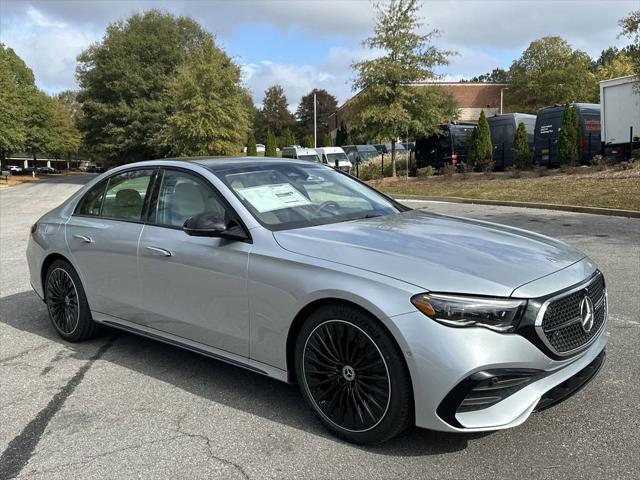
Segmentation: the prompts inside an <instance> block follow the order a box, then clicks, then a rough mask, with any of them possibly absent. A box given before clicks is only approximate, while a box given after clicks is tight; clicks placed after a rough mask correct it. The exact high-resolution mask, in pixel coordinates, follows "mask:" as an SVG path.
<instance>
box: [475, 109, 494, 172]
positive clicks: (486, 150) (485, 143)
mask: <svg viewBox="0 0 640 480" xmlns="http://www.w3.org/2000/svg"><path fill="white" fill-rule="evenodd" d="M476 128H477V129H478V131H477V134H476V142H477V149H476V151H475V154H476V155H477V157H476V158H475V164H476V168H477V169H479V170H482V171H483V172H486V171H491V170H492V169H493V143H491V129H490V128H489V122H488V121H487V117H486V115H485V114H484V110H481V111H480V119H479V120H478V126H477V127H476Z"/></svg>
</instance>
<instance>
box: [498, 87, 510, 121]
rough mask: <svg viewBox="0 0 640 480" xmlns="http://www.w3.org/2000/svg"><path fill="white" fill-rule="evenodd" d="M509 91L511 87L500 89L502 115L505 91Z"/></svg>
mask: <svg viewBox="0 0 640 480" xmlns="http://www.w3.org/2000/svg"><path fill="white" fill-rule="evenodd" d="M505 90H509V87H502V88H501V89H500V115H502V105H503V104H504V91H505Z"/></svg>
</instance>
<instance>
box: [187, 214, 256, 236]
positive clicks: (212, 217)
mask: <svg viewBox="0 0 640 480" xmlns="http://www.w3.org/2000/svg"><path fill="white" fill-rule="evenodd" d="M182 230H183V231H184V233H186V234H187V235H190V236H192V237H219V238H225V239H228V240H246V239H247V238H248V237H247V234H246V233H245V232H244V230H243V229H242V227H240V225H238V224H237V223H236V222H235V221H233V220H231V221H230V222H229V223H228V224H225V223H224V218H222V217H221V216H220V215H219V214H218V213H216V212H205V213H201V214H199V215H194V216H193V217H189V218H188V219H187V220H186V221H185V222H184V225H183V226H182Z"/></svg>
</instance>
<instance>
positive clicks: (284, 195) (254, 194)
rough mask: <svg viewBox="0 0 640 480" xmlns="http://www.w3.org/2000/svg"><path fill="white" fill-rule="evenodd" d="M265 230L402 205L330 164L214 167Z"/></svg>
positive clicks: (396, 208) (352, 217)
mask: <svg viewBox="0 0 640 480" xmlns="http://www.w3.org/2000/svg"><path fill="white" fill-rule="evenodd" d="M215 173H216V175H217V176H218V178H220V180H222V181H223V182H224V183H225V184H226V185H227V186H228V187H229V188H230V189H231V191H232V192H233V193H234V194H235V195H236V196H237V197H238V198H239V199H240V201H242V203H243V204H244V205H245V206H246V207H247V209H248V210H249V211H250V212H251V213H252V214H253V216H254V217H255V218H256V219H257V220H258V221H259V222H260V223H261V224H262V225H264V226H265V227H267V228H269V229H270V230H287V229H292V228H302V227H310V226H313V225H324V224H328V223H338V222H344V221H349V220H356V219H361V218H371V217H377V216H381V215H389V214H392V213H397V212H399V211H401V207H399V206H397V204H395V203H394V202H392V201H391V200H389V199H387V198H386V197H384V196H383V195H381V194H379V193H378V192H376V191H375V190H373V189H372V188H369V187H367V186H365V185H363V184H361V183H360V182H358V181H356V180H354V179H352V178H351V177H349V176H348V175H344V174H342V173H339V172H337V171H335V170H334V169H332V168H329V167H324V166H322V165H315V164H309V165H308V166H307V165H300V164H292V165H287V164H268V165H264V166H262V165H260V166H255V165H254V166H247V167H239V168H234V169H229V170H222V171H217V172H215Z"/></svg>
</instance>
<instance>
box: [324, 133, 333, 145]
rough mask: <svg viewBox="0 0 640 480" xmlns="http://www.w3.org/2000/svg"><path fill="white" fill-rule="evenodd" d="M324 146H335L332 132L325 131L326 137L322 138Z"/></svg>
mask: <svg viewBox="0 0 640 480" xmlns="http://www.w3.org/2000/svg"><path fill="white" fill-rule="evenodd" d="M322 146H323V147H333V138H331V134H329V133H325V135H324V138H323V139H322Z"/></svg>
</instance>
